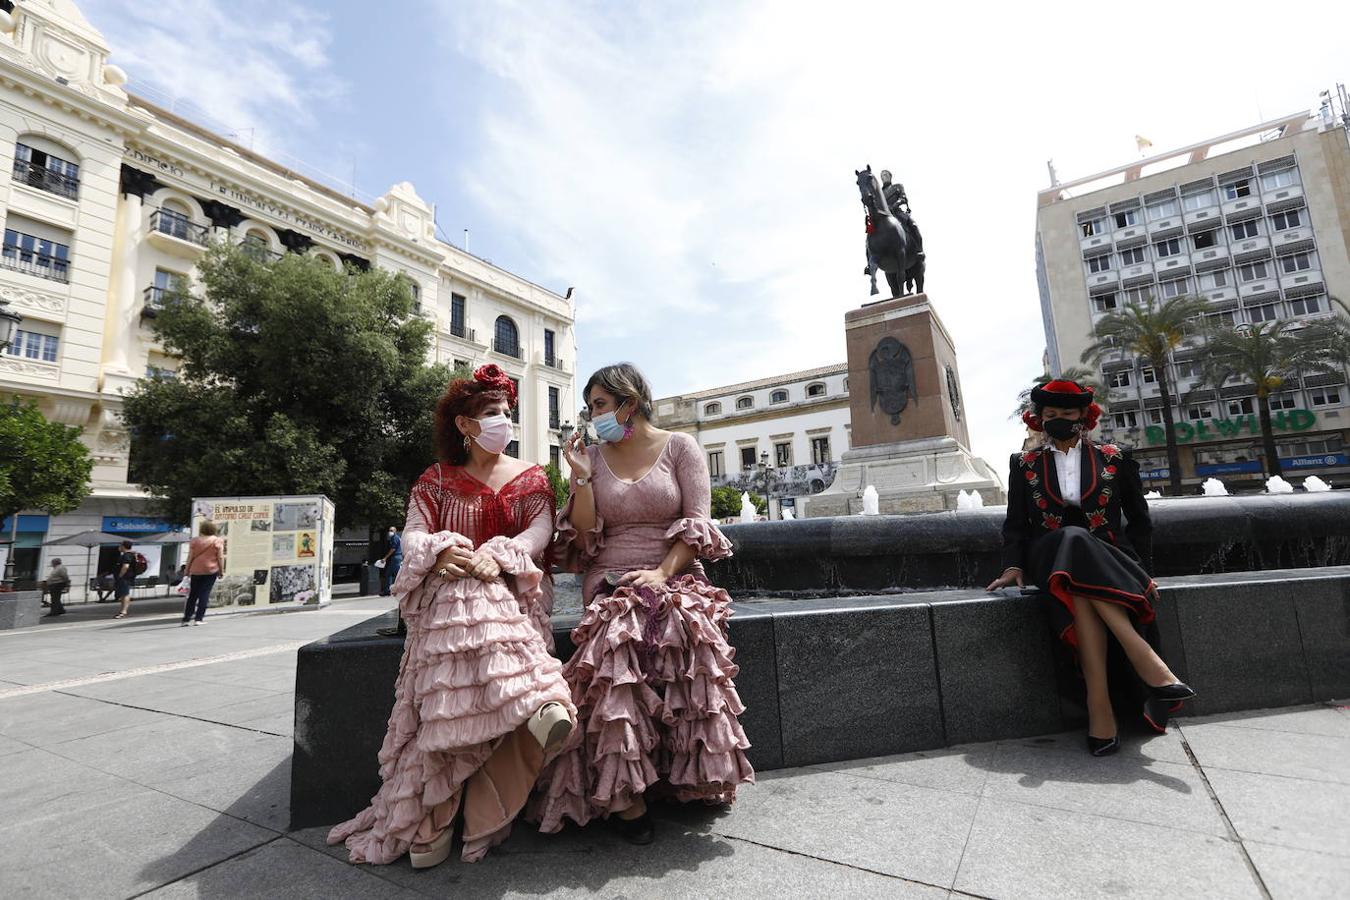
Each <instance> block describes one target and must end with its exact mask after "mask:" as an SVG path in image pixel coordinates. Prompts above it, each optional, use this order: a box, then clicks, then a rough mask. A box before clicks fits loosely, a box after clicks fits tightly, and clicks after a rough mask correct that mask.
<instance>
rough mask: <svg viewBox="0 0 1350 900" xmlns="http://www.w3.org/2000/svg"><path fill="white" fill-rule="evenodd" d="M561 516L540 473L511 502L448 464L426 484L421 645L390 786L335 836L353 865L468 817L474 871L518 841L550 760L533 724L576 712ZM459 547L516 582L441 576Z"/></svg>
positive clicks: (419, 490)
mask: <svg viewBox="0 0 1350 900" xmlns="http://www.w3.org/2000/svg"><path fill="white" fill-rule="evenodd" d="M555 505H556V504H555V502H554V495H553V490H552V488H551V487H550V486H549V483H548V478H547V476H546V475H545V474H544V471H543V470H542V469H540V468H539V467H538V466H535V467H533V468H531V469H528V470H526V471H525V472H523V473H521V474H520V475H518V476H517V477H516V478H515V479H513V480H512V481H511V482H510V483H508V484H507V485H505V486H504V487H503V488H502V489H501V490H500V491H497V492H494V491H492V490H491V489H490V488H488V487H487V486H486V485H484V484H483V483H482V482H480V481H478V480H477V479H475V478H473V477H472V476H470V475H468V474H467V473H466V472H465V471H464V470H463V469H462V468H459V467H456V466H442V465H439V464H437V465H434V466H432V467H431V468H429V469H427V470H426V472H424V473H423V474H422V477H421V478H420V479H419V480H418V482H417V484H416V485H414V486H413V489H412V496H411V499H410V501H409V503H408V521H407V525H406V526H405V528H404V532H403V552H404V560H403V568H402V569H401V570H400V571H399V574H398V578H397V579H396V580H395V582H394V587H393V592H394V594H395V596H397V597H398V599H399V609H400V611H401V612H402V614H403V619H404V621H405V622H407V627H408V635H407V639H406V641H405V644H404V650H403V660H402V662H401V663H400V664H399V670H398V678H397V680H396V681H395V684H394V708H393V712H391V713H390V715H389V730H388V732H387V733H386V734H385V738H384V745H383V746H382V747H381V748H380V754H379V762H380V778H381V779H382V780H383V782H384V784H383V785H382V786H381V787H380V791H379V793H377V794H376V795H375V797H374V798H373V799H372V800H371V803H370V806H369V807H368V808H367V809H366V810H364V811H363V812H362V813H361V814H360V815H358V816H357V817H356V818H354V819H352V820H351V821H349V822H345V823H343V824H341V825H338V826H336V827H335V828H334V829H333V830H332V831H331V832H330V833H329V835H328V843H330V844H336V843H338V842H340V841H345V842H346V844H347V848H348V850H349V851H350V853H351V860H352V862H368V863H380V864H383V863H390V862H393V861H394V860H396V859H398V858H399V857H400V856H402V855H403V854H404V853H407V852H408V849H409V847H410V846H411V845H412V844H414V843H430V842H431V841H433V840H435V839H436V837H438V836H439V835H440V834H441V832H443V831H444V830H445V829H446V828H449V827H450V826H451V825H452V824H453V822H454V819H455V815H456V813H457V812H459V810H460V808H461V805H462V807H463V811H464V832H463V835H462V837H463V841H464V849H463V853H462V857H463V859H464V860H465V861H466V862H473V861H475V860H478V859H481V858H482V856H483V854H485V853H486V852H487V851H488V849H489V848H490V847H492V846H494V845H495V844H498V843H500V842H501V841H503V840H505V839H506V838H507V836H508V835H509V834H510V831H511V823H512V821H513V820H514V819H515V817H516V816H517V815H518V814H519V813H520V811H521V809H522V808H523V807H524V805H525V801H526V799H527V798H528V797H529V794H530V791H531V789H532V788H533V787H534V784H535V781H536V780H537V778H538V775H539V771H540V769H541V767H542V766H543V763H544V761H545V760H544V756H543V751H542V750H541V749H540V747H539V744H538V742H537V741H536V740H535V739H534V738H533V737H532V736H531V735H530V733H529V731H528V729H527V728H526V727H524V726H525V723H526V722H527V720H528V719H529V718H530V717H531V716H532V715H533V714H534V713H535V711H536V710H538V709H539V708H540V707H541V706H543V705H544V704H546V703H551V702H557V703H561V704H563V706H565V707H566V708H567V709H568V710H572V711H574V710H575V707H573V705H572V699H571V692H570V691H569V689H568V687H567V684H566V682H565V681H564V680H563V677H562V666H561V664H560V663H559V662H558V660H557V659H555V658H554V657H553V656H552V655H551V650H552V647H553V632H552V630H551V628H550V626H549V614H550V612H551V610H552V605H553V589H552V588H553V583H552V579H551V577H549V576H548V575H547V571H548V564H547V560H546V557H547V555H548V548H549V542H550V539H551V537H552V534H553V511H554V508H555ZM451 546H459V547H465V548H474V547H478V548H480V549H483V550H486V551H487V552H489V553H490V554H491V555H492V557H493V559H495V560H496V562H497V564H498V565H499V566H501V570H502V573H503V577H502V579H500V580H498V581H495V582H482V581H479V580H478V579H476V578H462V579H458V580H455V581H446V580H444V579H442V578H440V577H439V576H437V575H436V574H435V572H434V570H435V568H436V557H437V555H438V554H439V553H440V552H441V551H442V550H444V549H446V548H447V547H451ZM537 561H538V562H537ZM540 563H542V564H543V568H541V567H540Z"/></svg>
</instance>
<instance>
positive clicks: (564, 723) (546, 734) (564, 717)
mask: <svg viewBox="0 0 1350 900" xmlns="http://www.w3.org/2000/svg"><path fill="white" fill-rule="evenodd" d="M573 724H574V723H573V722H572V716H571V715H570V714H568V712H567V707H565V706H563V705H562V704H561V703H545V704H544V705H543V706H541V707H539V710H538V712H536V713H535V714H534V715H532V716H530V721H529V728H530V734H532V735H534V739H535V740H536V741H538V742H539V746H541V747H543V748H544V752H545V753H550V752H552V751H554V750H556V749H558V747H559V746H560V745H561V744H562V742H563V741H565V740H567V736H568V735H569V734H571V733H572V727H573Z"/></svg>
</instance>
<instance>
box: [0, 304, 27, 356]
mask: <svg viewBox="0 0 1350 900" xmlns="http://www.w3.org/2000/svg"><path fill="white" fill-rule="evenodd" d="M8 306H9V301H8V300H0V353H3V352H5V351H6V350H7V349H9V348H10V347H11V346H13V345H14V332H16V331H18V330H19V323H20V322H22V321H23V316H21V315H19V314H18V313H16V312H11V311H10V310H9V309H8V308H7V307H8Z"/></svg>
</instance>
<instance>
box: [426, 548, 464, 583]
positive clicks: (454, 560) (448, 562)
mask: <svg viewBox="0 0 1350 900" xmlns="http://www.w3.org/2000/svg"><path fill="white" fill-rule="evenodd" d="M471 559H473V551H472V550H468V549H466V548H464V547H446V548H445V549H444V550H442V551H441V552H440V553H439V554H437V556H436V565H435V566H434V567H433V568H432V571H433V572H434V573H436V574H437V575H438V576H440V577H441V578H444V579H445V580H446V581H455V580H457V579H460V578H464V577H466V576H467V575H468V574H469V573H468V569H467V566H468V565H469V561H470V560H471Z"/></svg>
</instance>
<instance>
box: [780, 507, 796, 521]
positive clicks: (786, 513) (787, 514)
mask: <svg viewBox="0 0 1350 900" xmlns="http://www.w3.org/2000/svg"><path fill="white" fill-rule="evenodd" d="M782 516H783V521H784V522H791V521H792V520H793V519H795V518H797V517H796V515H794V514H793V512H792V507H790V506H785V507H783V510H782Z"/></svg>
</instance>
